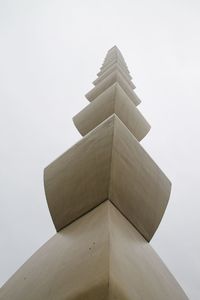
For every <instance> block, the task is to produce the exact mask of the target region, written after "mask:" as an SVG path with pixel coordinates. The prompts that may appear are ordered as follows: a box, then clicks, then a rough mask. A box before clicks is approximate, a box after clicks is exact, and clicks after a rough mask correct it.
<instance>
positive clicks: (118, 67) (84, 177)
mask: <svg viewBox="0 0 200 300" xmlns="http://www.w3.org/2000/svg"><path fill="white" fill-rule="evenodd" d="M131 79H132V77H131V75H130V72H129V70H128V67H127V65H126V63H125V61H124V58H123V56H122V54H121V52H120V51H119V49H118V48H117V47H116V46H114V47H113V48H111V49H110V50H109V51H108V53H107V55H106V58H105V60H104V63H103V65H102V67H101V69H100V72H99V73H98V78H97V79H96V80H95V81H94V82H93V83H94V88H93V89H92V90H91V91H90V92H88V93H87V95H86V98H87V99H88V100H89V104H88V106H86V107H85V108H84V109H83V110H82V111H81V112H79V113H78V114H77V115H76V116H75V117H74V118H73V120H74V123H75V126H76V127H77V129H78V130H79V132H80V133H81V135H82V136H83V138H82V139H81V140H80V141H79V142H78V143H77V144H75V145H74V146H73V147H72V148H70V149H69V150H68V151H66V152H65V153H64V154H62V155H61V156H60V157H59V158H57V159H56V160H55V161H54V162H53V163H51V164H50V165H49V166H48V167H47V168H46V169H45V171H44V185H45V192H46V198H47V203H48V206H49V210H50V213H51V216H52V220H53V222H54V225H55V228H56V230H57V233H56V234H55V236H53V237H52V238H51V239H50V240H49V241H48V242H47V243H46V244H45V245H44V246H42V247H41V248H40V249H39V250H38V251H37V252H36V253H35V254H34V255H33V256H32V257H31V258H30V259H29V260H28V261H27V262H26V263H25V264H24V265H23V266H22V267H21V268H20V269H19V270H18V271H17V272H16V273H15V275H14V276H13V277H12V278H11V279H10V280H9V281H8V282H7V283H6V284H5V285H4V286H3V287H2V289H1V292H0V299H1V300H14V299H15V300H23V299H24V300H25V299H28V300H36V299H37V300H40V299H41V300H44V299H52V300H54V299H56V300H57V299H58V300H61V299H62V300H65V299H66V300H67V299H68V300H76V299H77V300H79V299H82V300H84V299H85V300H86V299H87V300H90V299H91V300H103V299H105V300H114V299H119V300H133V299H138V300H139V299H140V300H141V299H145V300H147V299H148V300H169V299H176V300H179V299H188V298H187V296H186V295H185V293H184V292H183V290H182V289H181V287H180V286H179V284H178V283H177V281H176V280H175V278H174V277H173V276H172V274H171V273H170V272H169V271H168V269H167V268H166V266H165V265H164V264H163V262H162V261H161V259H160V258H159V257H158V255H157V254H156V253H155V251H154V250H153V249H152V247H151V246H150V244H149V241H150V240H151V238H152V236H153V235H154V233H155V231H156V229H157V228H158V226H159V224H160V221H161V219H162V217H163V214H164V212H165V209H166V206H167V203H168V200H169V196H170V190H171V183H170V181H169V180H168V178H167V177H166V176H165V174H164V173H163V172H162V171H161V169H160V168H159V167H158V166H157V164H156V163H155V162H154V161H153V159H152V158H151V157H150V156H149V155H148V153H147V152H146V151H145V149H144V148H143V147H142V146H141V144H140V141H141V140H142V139H143V138H144V137H145V136H146V134H147V133H148V131H149V130H150V125H149V124H148V122H147V121H146V120H145V118H144V117H143V116H142V114H141V113H140V111H139V110H138V108H137V105H138V104H139V103H140V102H141V101H140V99H139V98H138V96H137V95H136V93H135V91H134V89H135V85H134V84H133V83H132V81H131Z"/></svg>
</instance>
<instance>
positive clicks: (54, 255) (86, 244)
mask: <svg viewBox="0 0 200 300" xmlns="http://www.w3.org/2000/svg"><path fill="white" fill-rule="evenodd" d="M0 299H1V300H47V299H48V300H94V299H95V300H114V299H115V300H117V299H119V300H133V299H134V300H137V299H138V300H147V299H148V300H169V299H170V300H171V299H174V300H183V299H188V298H187V296H186V295H185V294H184V292H183V290H182V289H181V287H180V286H179V284H178V283H177V281H176V280H175V279H174V277H173V276H172V275H171V273H170V272H169V271H168V270H167V268H166V267H165V265H164V264H163V263H162V261H161V260H160V258H159V257H158V255H157V254H156V253H155V252H154V250H153V249H152V248H151V246H150V245H149V244H148V243H147V242H146V241H145V240H144V238H143V237H142V236H141V235H140V234H139V233H138V232H137V230H135V228H134V227H133V226H132V225H131V224H130V223H129V222H128V221H127V220H126V219H125V218H124V217H123V216H122V215H121V214H120V212H119V211H118V210H117V209H116V208H115V207H114V206H113V205H112V204H111V203H110V201H106V202H104V203H102V204H101V205H100V206H98V207H97V208H95V209H94V210H92V211H91V212H89V213H88V214H86V215H84V216H83V217H81V218H80V219H78V220H77V221H75V222H73V223H72V224H71V225H69V226H68V227H66V228H65V229H63V230H62V231H60V232H59V233H57V234H56V235H55V236H53V237H52V238H51V239H50V240H49V241H48V242H47V243H46V244H45V245H44V246H42V247H41V248H40V249H39V250H38V251H37V252H36V253H35V254H34V255H33V256H32V257H31V258H30V259H29V260H28V261H27V262H26V263H25V264H24V265H23V266H22V267H21V268H20V269H19V270H18V271H17V272H16V273H15V274H14V275H13V276H12V277H11V279H10V280H9V281H8V282H7V283H6V284H5V285H4V286H3V287H2V288H1V290H0Z"/></svg>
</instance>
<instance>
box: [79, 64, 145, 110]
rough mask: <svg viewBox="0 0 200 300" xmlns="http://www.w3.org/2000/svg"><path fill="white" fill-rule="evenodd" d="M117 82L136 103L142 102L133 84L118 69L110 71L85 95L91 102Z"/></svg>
mask: <svg viewBox="0 0 200 300" xmlns="http://www.w3.org/2000/svg"><path fill="white" fill-rule="evenodd" d="M115 82H117V83H118V84H119V85H120V86H121V88H122V89H123V90H124V91H125V93H126V94H127V95H128V97H129V98H130V100H131V101H133V103H134V104H135V105H138V104H140V102H141V100H140V99H139V98H138V96H137V95H136V93H135V92H134V91H133V89H132V88H131V86H130V85H129V84H128V83H127V80H126V79H125V78H124V77H123V76H122V75H121V74H120V72H119V71H118V70H114V71H113V72H112V73H110V74H109V75H108V76H107V77H106V78H105V79H103V80H102V81H101V82H99V83H98V85H96V86H95V87H94V88H93V89H92V90H90V91H89V92H88V93H87V94H86V95H85V97H86V98H87V99H88V100H89V101H90V102H91V101H93V100H94V99H95V98H96V97H98V96H99V95H100V94H101V93H103V92H104V91H105V90H106V89H107V88H108V87H110V86H111V85H113V84H114V83H115Z"/></svg>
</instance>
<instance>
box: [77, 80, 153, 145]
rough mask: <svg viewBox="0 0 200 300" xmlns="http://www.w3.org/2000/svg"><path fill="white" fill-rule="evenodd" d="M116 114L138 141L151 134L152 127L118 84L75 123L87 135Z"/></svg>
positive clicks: (91, 104) (84, 111)
mask: <svg viewBox="0 0 200 300" xmlns="http://www.w3.org/2000/svg"><path fill="white" fill-rule="evenodd" d="M114 113H115V114H116V115H117V116H118V118H119V119H120V120H121V121H122V122H123V123H124V124H125V125H126V127H127V128H128V129H129V130H130V131H131V133H132V134H133V135H134V136H135V137H136V138H137V139H138V141H141V140H142V139H143V138H144V137H145V135H146V134H147V133H148V132H149V130H150V125H149V124H148V123H147V121H146V120H145V118H144V117H143V116H142V114H141V113H140V111H139V110H138V109H137V108H136V106H135V104H134V103H133V102H132V101H130V99H129V97H128V96H127V94H126V93H125V92H124V91H123V89H122V88H121V87H120V85H119V84H118V83H115V84H113V85H112V86H110V87H109V88H108V89H106V90H105V91H104V92H103V93H101V94H100V95H99V96H98V97H97V98H96V99H95V100H94V101H92V102H91V103H90V104H89V105H88V106H87V107H86V108H85V109H83V110H82V111H81V112H80V113H78V114H77V115H76V116H75V117H74V118H73V121H74V124H75V126H76V127H77V129H78V130H79V132H80V133H81V134H82V135H85V134H87V133H88V132H90V131H91V130H92V129H94V128H95V127H96V126H98V125H99V124H100V123H101V122H103V121H104V120H105V119H107V118H108V117H110V116H111V115H112V114H114Z"/></svg>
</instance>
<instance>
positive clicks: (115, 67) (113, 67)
mask: <svg viewBox="0 0 200 300" xmlns="http://www.w3.org/2000/svg"><path fill="white" fill-rule="evenodd" d="M116 70H117V71H119V73H120V74H121V75H122V76H123V77H124V79H125V80H126V81H127V83H128V84H129V85H130V87H131V88H132V89H135V85H134V83H133V82H132V81H131V77H130V76H128V75H127V73H125V72H124V70H123V69H122V68H121V67H120V65H119V64H118V63H114V64H112V65H111V67H110V68H108V69H107V70H106V71H105V72H104V73H103V74H102V75H101V76H99V77H98V78H97V79H96V80H94V81H93V84H94V85H97V84H98V83H99V82H101V81H102V80H103V79H105V78H106V77H107V76H108V75H110V74H111V73H112V72H113V71H116Z"/></svg>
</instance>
